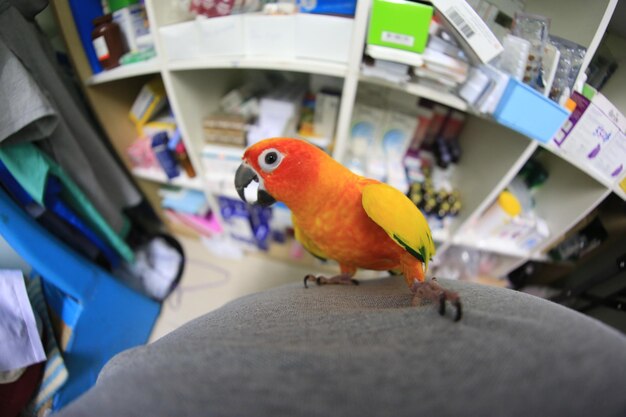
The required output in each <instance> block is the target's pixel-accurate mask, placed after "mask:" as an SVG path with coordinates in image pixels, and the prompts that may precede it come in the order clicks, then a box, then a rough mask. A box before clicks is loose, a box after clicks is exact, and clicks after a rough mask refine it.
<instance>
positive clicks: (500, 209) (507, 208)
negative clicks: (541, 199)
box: [474, 191, 522, 236]
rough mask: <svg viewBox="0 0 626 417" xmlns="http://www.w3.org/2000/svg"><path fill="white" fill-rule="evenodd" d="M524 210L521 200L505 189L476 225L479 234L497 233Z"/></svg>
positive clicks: (475, 228)
mask: <svg viewBox="0 0 626 417" xmlns="http://www.w3.org/2000/svg"><path fill="white" fill-rule="evenodd" d="M521 212H522V206H521V204H520V202H519V200H518V199H517V198H516V197H515V196H514V195H513V194H512V193H511V192H510V191H503V192H501V193H500V195H499V196H498V199H497V200H496V201H495V202H494V203H493V204H492V205H491V206H490V207H489V208H488V209H487V210H486V211H485V212H484V213H483V215H482V216H481V217H480V218H479V219H478V221H477V222H476V224H475V225H474V230H475V231H476V234H477V235H480V236H490V235H495V234H496V233H497V232H498V230H499V229H500V228H502V227H503V226H505V225H506V224H507V223H509V222H510V221H512V220H513V219H514V218H515V217H517V216H518V215H519V214H520V213H521Z"/></svg>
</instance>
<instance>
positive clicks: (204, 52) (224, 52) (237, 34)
mask: <svg viewBox="0 0 626 417" xmlns="http://www.w3.org/2000/svg"><path fill="white" fill-rule="evenodd" d="M197 24H198V53H199V55H200V56H201V57H208V56H211V57H214V56H233V55H235V56H241V55H244V54H245V45H244V38H243V32H244V29H243V16H242V15H233V16H224V17H212V18H210V19H206V18H204V19H198V20H197Z"/></svg>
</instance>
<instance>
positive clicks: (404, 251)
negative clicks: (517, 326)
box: [235, 138, 461, 320]
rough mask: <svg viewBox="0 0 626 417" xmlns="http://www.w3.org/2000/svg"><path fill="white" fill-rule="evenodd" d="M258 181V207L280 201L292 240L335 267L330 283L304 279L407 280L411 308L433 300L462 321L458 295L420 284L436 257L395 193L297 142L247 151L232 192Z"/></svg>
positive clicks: (426, 231)
mask: <svg viewBox="0 0 626 417" xmlns="http://www.w3.org/2000/svg"><path fill="white" fill-rule="evenodd" d="M253 181H254V182H258V190H257V198H256V200H257V201H256V203H257V204H261V205H264V206H269V205H271V204H273V203H275V202H276V201H282V202H283V203H285V205H287V207H289V209H290V210H291V212H292V220H293V225H294V229H295V236H296V239H297V240H298V241H299V242H300V243H301V244H302V245H303V246H304V248H305V249H306V250H308V251H309V252H310V253H311V254H313V255H314V256H316V257H318V258H322V259H333V260H335V261H337V262H338V263H339V267H340V270H341V274H340V275H337V276H335V277H332V278H326V277H321V276H320V277H314V276H312V275H307V276H306V277H305V279H304V284H305V286H306V282H307V280H309V279H312V280H315V281H316V282H317V283H318V284H358V282H357V281H355V280H353V279H352V277H353V276H354V274H355V273H356V271H357V268H363V269H372V270H389V271H394V272H399V273H402V274H403V275H404V278H405V280H406V283H407V285H408V286H409V288H410V289H411V291H412V292H413V293H414V298H413V304H414V305H415V304H417V303H418V302H420V301H428V300H432V301H435V302H438V303H439V311H440V313H441V314H444V313H445V302H446V300H448V301H449V302H451V303H452V304H453V305H454V306H455V307H456V315H455V320H459V319H460V318H461V303H460V299H459V296H458V295H457V294H456V293H454V292H452V291H448V290H445V289H443V288H442V287H441V286H439V284H437V282H436V280H434V279H433V280H429V281H427V280H425V271H426V270H427V268H428V262H429V261H430V260H431V258H432V256H433V255H434V253H435V244H434V242H433V239H432V237H431V234H430V228H429V227H428V223H427V222H426V219H425V218H424V216H423V215H422V213H421V212H420V211H419V209H418V208H417V207H416V206H415V205H414V204H413V203H412V202H411V201H410V200H409V199H408V197H406V196H405V195H404V194H402V193H401V192H400V191H398V190H397V189H395V188H393V187H391V186H389V185H387V184H384V183H381V182H380V181H377V180H374V179H369V178H365V177H362V176H359V175H356V174H354V173H353V172H351V171H350V170H349V169H347V168H346V167H344V166H343V165H341V164H340V163H338V162H337V161H335V160H334V159H333V158H331V157H330V156H328V155H327V154H326V153H324V152H323V151H322V150H320V149H319V148H317V147H315V146H313V145H311V144H309V143H307V142H305V141H303V140H299V139H290V138H275V139H266V140H263V141H261V142H258V143H256V144H255V145H253V146H251V147H249V148H248V149H247V150H246V151H245V153H244V156H243V163H242V164H241V166H239V169H238V170H237V173H236V175H235V187H236V189H237V192H238V194H239V196H240V197H241V198H242V199H243V200H244V201H246V198H245V191H244V190H245V189H246V187H248V186H249V185H250V184H252V183H253Z"/></svg>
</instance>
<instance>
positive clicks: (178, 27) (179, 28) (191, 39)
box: [159, 21, 200, 61]
mask: <svg viewBox="0 0 626 417" xmlns="http://www.w3.org/2000/svg"><path fill="white" fill-rule="evenodd" d="M159 32H160V34H161V39H162V41H163V47H164V49H165V55H166V58H167V59H168V60H169V61H177V60H184V59H193V58H196V57H197V56H198V54H199V51H198V47H199V45H200V41H199V40H198V27H197V24H196V22H195V21H191V22H183V23H177V24H175V25H169V26H165V27H162V28H161V29H159Z"/></svg>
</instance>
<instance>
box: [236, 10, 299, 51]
mask: <svg viewBox="0 0 626 417" xmlns="http://www.w3.org/2000/svg"><path fill="white" fill-rule="evenodd" d="M243 19H244V44H245V52H246V55H251V56H255V55H269V56H273V57H278V58H293V57H294V56H295V33H296V17H295V16H279V15H276V16H269V15H262V14H249V15H244V16H243Z"/></svg>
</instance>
